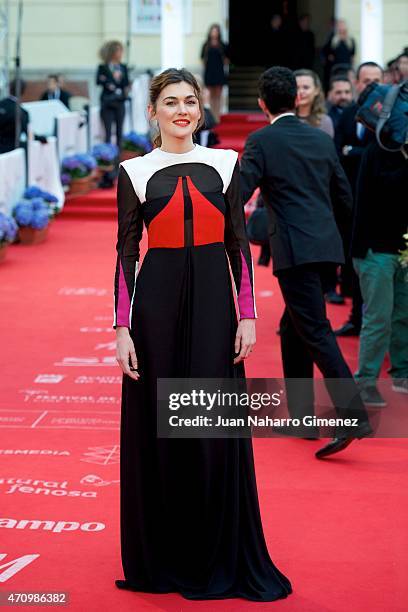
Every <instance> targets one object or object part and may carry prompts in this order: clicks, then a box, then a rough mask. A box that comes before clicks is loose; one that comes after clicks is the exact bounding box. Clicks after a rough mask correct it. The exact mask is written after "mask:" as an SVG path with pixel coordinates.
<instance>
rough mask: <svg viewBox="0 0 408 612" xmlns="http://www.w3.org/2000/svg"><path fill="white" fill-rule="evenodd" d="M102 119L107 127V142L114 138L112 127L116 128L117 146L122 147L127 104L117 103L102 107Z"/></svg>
mask: <svg viewBox="0 0 408 612" xmlns="http://www.w3.org/2000/svg"><path fill="white" fill-rule="evenodd" d="M101 119H102V122H103V125H104V127H105V134H106V137H105V142H110V141H111V138H112V125H113V123H115V126H116V144H117V145H118V147H120V143H121V141H122V130H123V121H124V119H125V103H124V102H115V103H112V102H111V103H108V104H104V103H103V102H102V106H101Z"/></svg>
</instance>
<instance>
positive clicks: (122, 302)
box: [116, 262, 130, 327]
mask: <svg viewBox="0 0 408 612" xmlns="http://www.w3.org/2000/svg"><path fill="white" fill-rule="evenodd" d="M129 312H130V299H129V291H128V288H127V285H126V280H125V275H124V273H123V268H122V262H119V295H118V311H117V318H116V325H118V326H119V325H120V326H124V327H129Z"/></svg>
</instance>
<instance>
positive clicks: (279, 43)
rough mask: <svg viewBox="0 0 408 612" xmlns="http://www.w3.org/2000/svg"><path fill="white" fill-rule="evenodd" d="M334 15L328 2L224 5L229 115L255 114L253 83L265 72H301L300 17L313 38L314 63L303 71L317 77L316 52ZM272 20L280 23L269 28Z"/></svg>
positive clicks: (261, 0) (231, 1)
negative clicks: (306, 19)
mask: <svg viewBox="0 0 408 612" xmlns="http://www.w3.org/2000/svg"><path fill="white" fill-rule="evenodd" d="M249 7H250V8H249ZM334 10H335V8H334V0H328V1H327V2H321V1H320V0H271V1H270V2H265V1H264V0H252V1H251V3H250V5H249V4H248V3H246V2H243V3H241V2H237V1H236V0H229V43H230V59H231V66H230V78H229V108H230V110H233V111H234V110H235V111H238V110H257V109H258V106H257V83H258V78H259V75H260V74H261V73H262V72H263V70H265V69H266V68H268V67H270V66H272V65H276V64H279V65H284V66H288V67H289V68H292V69H296V68H302V67H305V66H302V65H301V62H302V59H301V58H302V53H301V52H300V50H299V48H298V41H299V39H298V33H299V26H298V19H299V17H300V16H301V15H304V14H308V15H310V29H311V30H312V31H313V33H314V35H315V53H314V60H313V62H312V66H310V65H309V66H308V67H313V69H314V70H316V71H317V72H318V73H321V63H320V57H319V52H320V48H321V47H322V46H323V44H324V43H325V41H326V39H327V37H328V34H329V31H330V26H331V21H332V19H333V15H334ZM274 15H278V16H280V19H279V17H278V18H277V19H274V21H273V22H272V18H273V16H274ZM279 22H281V24H280V25H279ZM277 26H278V27H277Z"/></svg>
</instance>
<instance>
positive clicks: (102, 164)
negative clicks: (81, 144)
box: [91, 143, 119, 174]
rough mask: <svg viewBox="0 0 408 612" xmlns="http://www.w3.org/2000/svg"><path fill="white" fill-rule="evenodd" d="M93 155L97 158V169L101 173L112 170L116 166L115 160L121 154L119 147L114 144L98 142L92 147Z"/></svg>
mask: <svg viewBox="0 0 408 612" xmlns="http://www.w3.org/2000/svg"><path fill="white" fill-rule="evenodd" d="M91 154H92V157H94V158H95V159H96V163H97V169H98V170H99V171H100V174H103V173H104V172H112V170H113V169H114V168H115V161H116V159H117V158H118V155H119V149H118V147H117V146H116V145H114V144H108V143H102V144H97V145H95V146H94V147H93V149H92V153H91Z"/></svg>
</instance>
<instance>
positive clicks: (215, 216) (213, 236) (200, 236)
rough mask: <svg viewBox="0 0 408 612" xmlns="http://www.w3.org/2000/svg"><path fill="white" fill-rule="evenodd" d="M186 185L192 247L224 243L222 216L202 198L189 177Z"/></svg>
mask: <svg viewBox="0 0 408 612" xmlns="http://www.w3.org/2000/svg"><path fill="white" fill-rule="evenodd" d="M187 185H188V190H189V192H190V197H191V202H192V205H193V232H194V246H198V245H201V244H210V243H212V242H224V225H225V220H224V215H223V214H222V212H221V211H219V210H218V208H216V207H215V206H214V204H212V203H211V202H210V201H209V200H207V198H205V197H204V196H203V194H202V193H201V192H200V191H199V190H198V189H197V187H196V186H195V185H194V183H193V181H192V180H191V178H190V177H189V176H188V177H187Z"/></svg>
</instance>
